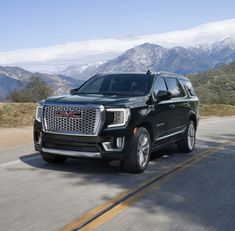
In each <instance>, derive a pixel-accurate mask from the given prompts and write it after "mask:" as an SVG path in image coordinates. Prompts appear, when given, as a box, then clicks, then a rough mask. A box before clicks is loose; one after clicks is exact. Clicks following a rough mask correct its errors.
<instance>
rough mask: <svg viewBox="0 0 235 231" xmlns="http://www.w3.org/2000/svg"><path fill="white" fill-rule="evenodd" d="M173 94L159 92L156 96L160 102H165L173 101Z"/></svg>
mask: <svg viewBox="0 0 235 231" xmlns="http://www.w3.org/2000/svg"><path fill="white" fill-rule="evenodd" d="M171 97H172V94H171V93H170V92H169V91H159V92H158V93H157V94H156V95H155V99H156V100H157V101H158V102H160V101H163V100H168V99H171Z"/></svg>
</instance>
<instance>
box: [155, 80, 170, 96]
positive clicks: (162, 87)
mask: <svg viewBox="0 0 235 231" xmlns="http://www.w3.org/2000/svg"><path fill="white" fill-rule="evenodd" d="M159 91H167V87H166V83H165V81H164V79H163V78H161V77H160V78H157V80H156V82H155V84H154V92H155V93H156V94H157V93H158V92H159Z"/></svg>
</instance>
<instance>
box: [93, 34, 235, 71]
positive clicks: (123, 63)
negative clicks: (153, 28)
mask: <svg viewBox="0 0 235 231" xmlns="http://www.w3.org/2000/svg"><path fill="white" fill-rule="evenodd" d="M233 60H235V42H234V40H233V39H232V38H226V39H224V40H222V41H221V42H217V43H214V44H213V45H212V46H211V47H207V48H205V47H204V48H200V47H189V48H184V47H180V46H178V47H173V48H165V47H162V46H159V45H156V44H149V43H145V44H142V45H140V46H137V47H134V48H132V49H129V50H128V51H126V52H125V53H123V54H122V55H120V56H119V57H117V58H116V59H112V60H110V61H108V62H106V63H104V64H103V65H101V66H99V67H98V69H97V71H98V72H116V71H121V72H132V71H146V70H148V69H150V70H152V71H155V72H157V71H160V70H163V71H170V72H176V73H179V74H188V73H198V72H202V71H205V70H207V69H209V68H213V67H217V66H221V65H223V64H226V63H229V62H231V61H233Z"/></svg>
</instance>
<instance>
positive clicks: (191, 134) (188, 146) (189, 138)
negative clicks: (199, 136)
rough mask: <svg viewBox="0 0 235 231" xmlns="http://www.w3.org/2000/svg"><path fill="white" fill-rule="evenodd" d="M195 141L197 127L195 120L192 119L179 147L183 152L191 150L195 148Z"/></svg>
mask: <svg viewBox="0 0 235 231" xmlns="http://www.w3.org/2000/svg"><path fill="white" fill-rule="evenodd" d="M195 141H196V128H195V124H194V122H193V121H192V120H190V121H189V123H188V126H187V129H186V132H185V133H184V135H183V138H182V140H181V141H180V142H179V143H178V148H179V150H180V151H182V152H191V151H192V150H193V149H194V146H195Z"/></svg>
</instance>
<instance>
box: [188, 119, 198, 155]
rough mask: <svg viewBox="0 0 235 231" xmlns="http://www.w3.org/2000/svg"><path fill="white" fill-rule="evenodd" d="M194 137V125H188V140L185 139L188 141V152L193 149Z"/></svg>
mask: <svg viewBox="0 0 235 231" xmlns="http://www.w3.org/2000/svg"><path fill="white" fill-rule="evenodd" d="M195 135H196V132H195V128H194V125H193V123H190V125H189V128H188V139H187V140H188V147H189V149H190V150H192V149H193V147H194V144H195Z"/></svg>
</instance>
